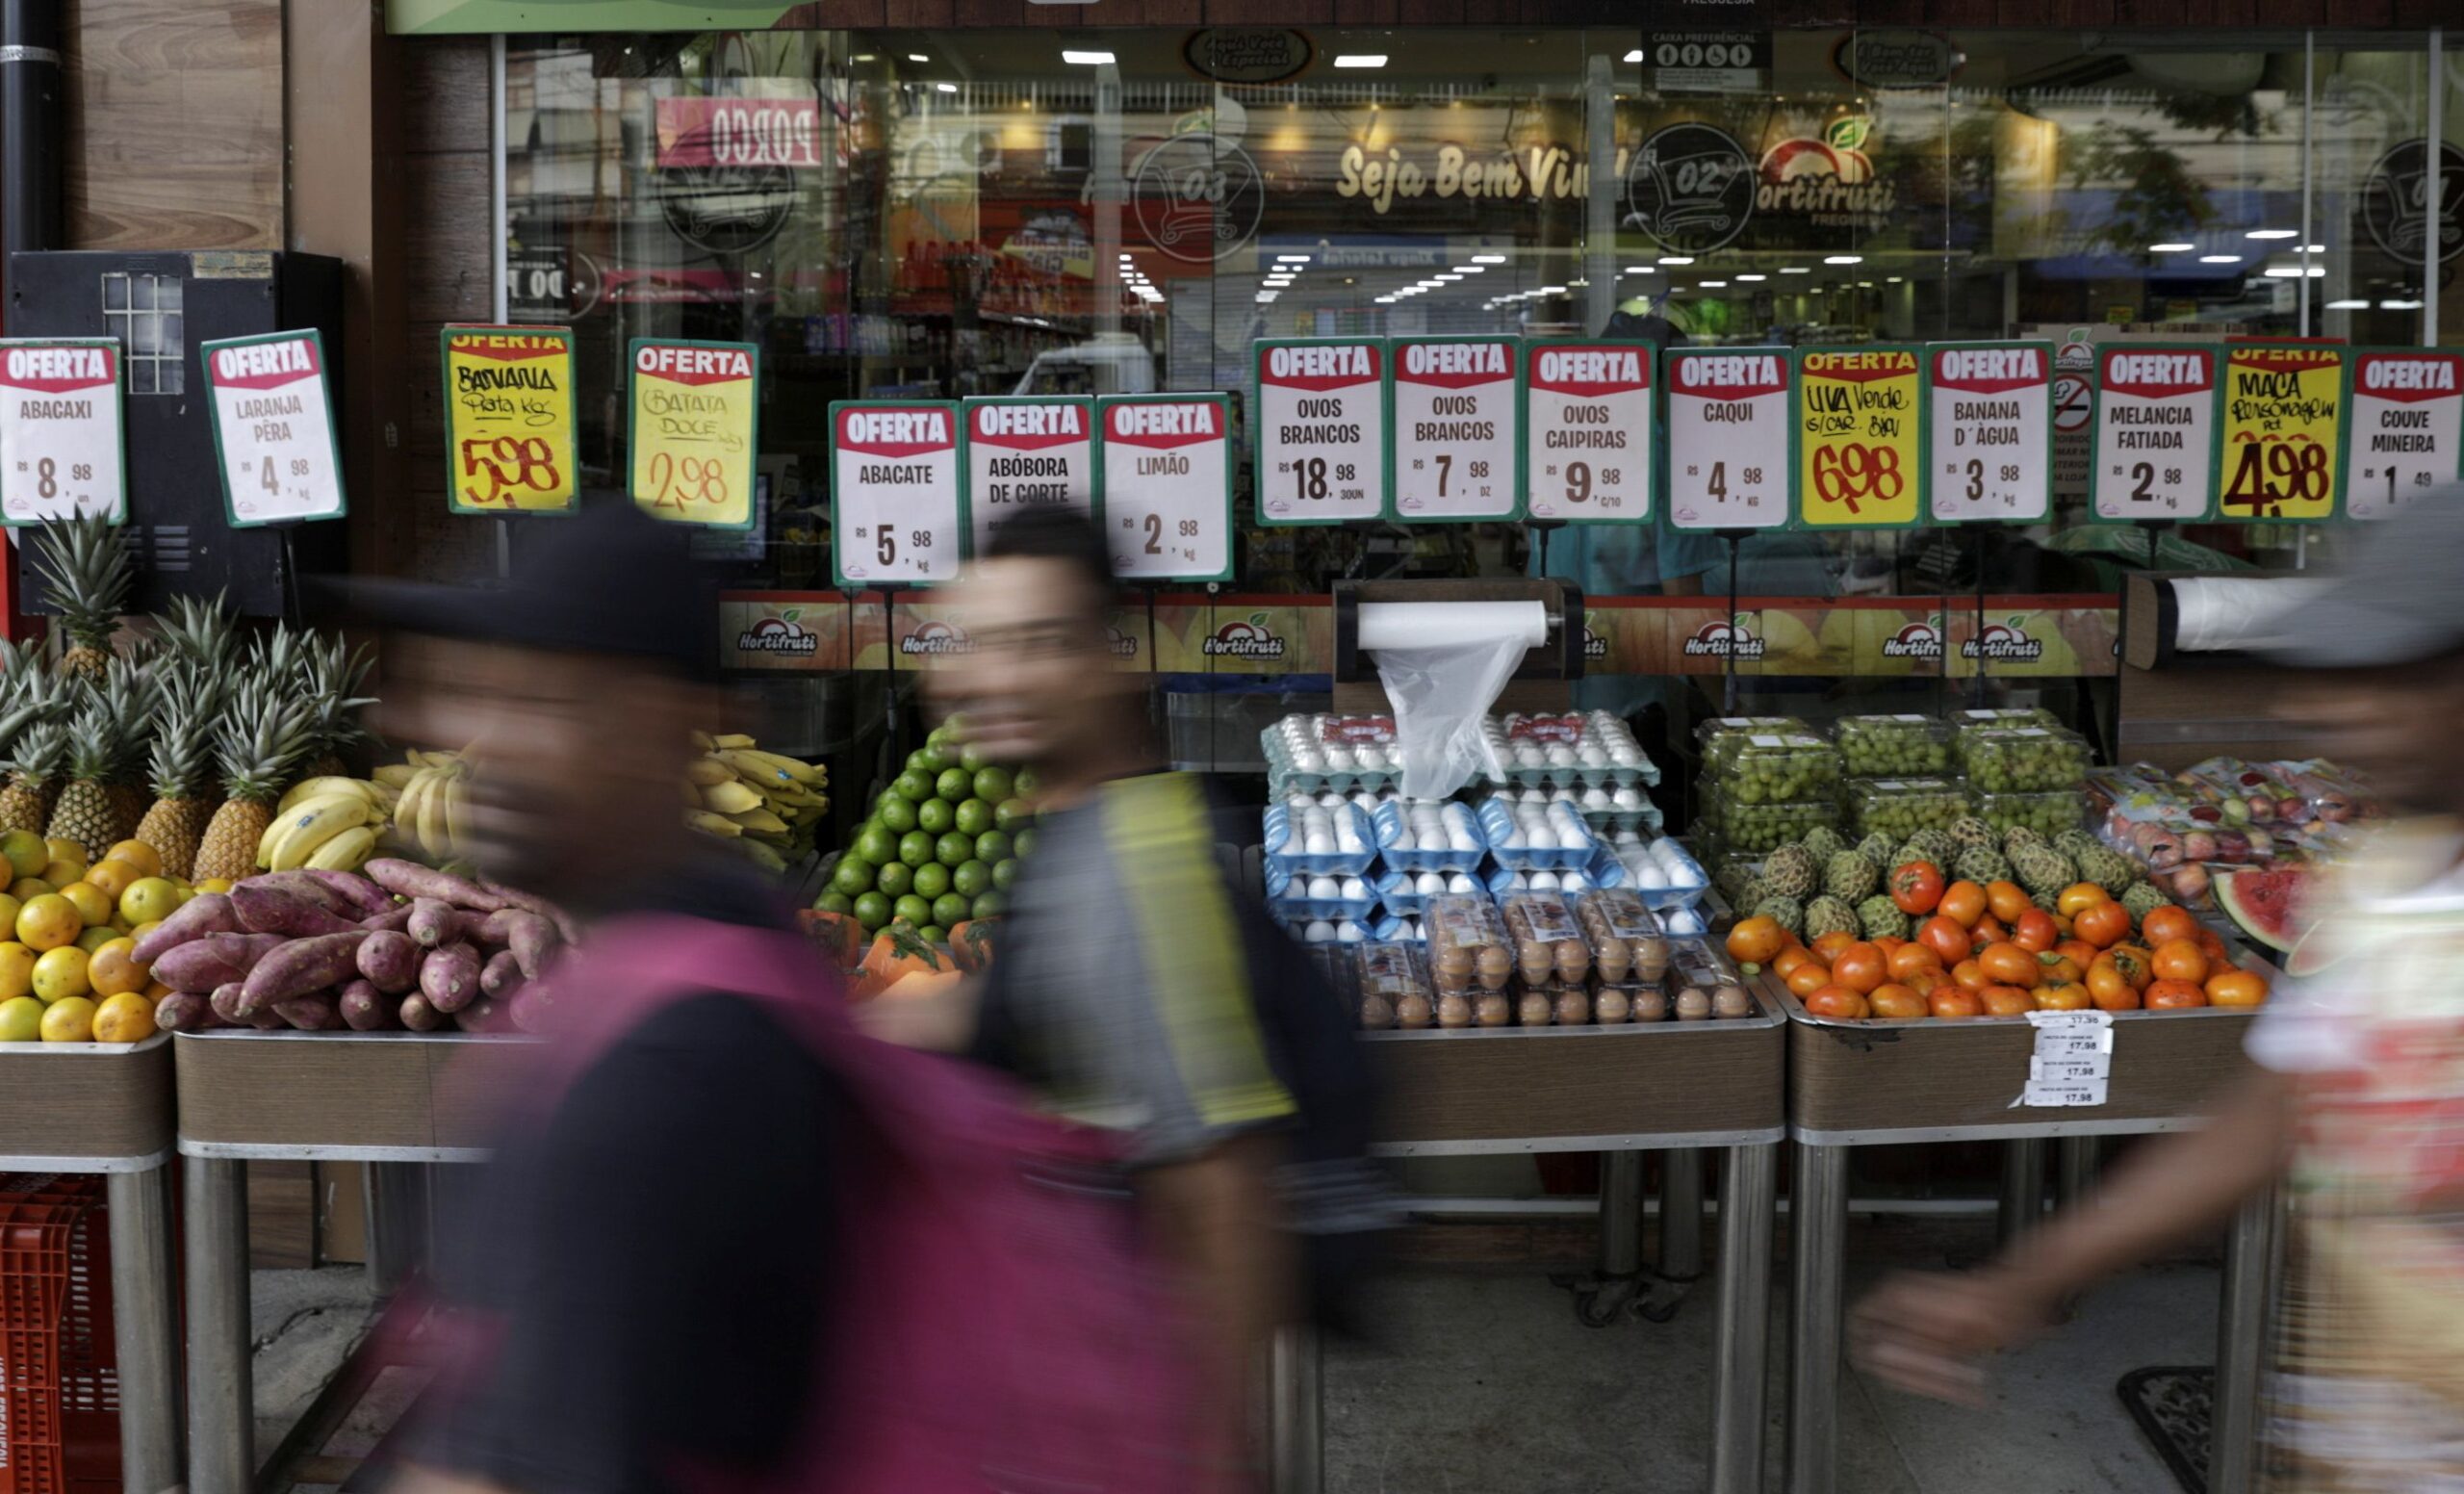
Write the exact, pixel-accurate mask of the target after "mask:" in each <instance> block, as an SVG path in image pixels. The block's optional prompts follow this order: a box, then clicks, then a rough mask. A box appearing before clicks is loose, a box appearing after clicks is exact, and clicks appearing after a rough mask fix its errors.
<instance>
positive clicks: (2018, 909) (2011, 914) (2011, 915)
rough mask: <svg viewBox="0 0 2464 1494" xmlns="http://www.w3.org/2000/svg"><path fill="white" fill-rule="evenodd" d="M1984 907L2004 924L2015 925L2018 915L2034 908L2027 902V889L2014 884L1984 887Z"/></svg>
mask: <svg viewBox="0 0 2464 1494" xmlns="http://www.w3.org/2000/svg"><path fill="white" fill-rule="evenodd" d="M1985 906H1986V907H1988V908H1990V909H1991V910H1993V916H1995V917H1997V918H1999V919H2001V920H2002V921H2003V922H2004V923H2006V924H2010V923H2016V922H2018V921H2019V914H2023V913H2026V912H2027V911H2028V910H2029V909H2031V908H2034V907H2035V906H2036V904H2034V903H2032V902H2029V901H2028V889H2026V888H2023V887H2021V886H2019V884H2017V883H2015V882H1989V883H1987V884H1986V885H1985Z"/></svg>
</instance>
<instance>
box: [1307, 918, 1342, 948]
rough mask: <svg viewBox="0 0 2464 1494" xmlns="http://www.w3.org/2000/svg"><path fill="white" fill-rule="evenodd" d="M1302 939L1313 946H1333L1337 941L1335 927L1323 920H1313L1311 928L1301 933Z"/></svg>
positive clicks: (1310, 923) (1310, 922)
mask: <svg viewBox="0 0 2464 1494" xmlns="http://www.w3.org/2000/svg"><path fill="white" fill-rule="evenodd" d="M1300 937H1301V938H1302V939H1305V940H1308V941H1309V942H1311V943H1313V944H1331V943H1333V942H1334V940H1335V926H1334V925H1333V924H1331V923H1328V922H1327V921H1326V920H1325V919H1323V918H1313V919H1311V920H1310V921H1309V927H1308V928H1306V929H1304V930H1302V931H1301V935H1300Z"/></svg>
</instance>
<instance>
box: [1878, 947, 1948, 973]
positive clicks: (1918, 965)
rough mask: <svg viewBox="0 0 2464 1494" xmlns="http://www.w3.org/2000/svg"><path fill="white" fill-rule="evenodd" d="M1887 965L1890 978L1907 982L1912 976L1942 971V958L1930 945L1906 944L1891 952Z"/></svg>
mask: <svg viewBox="0 0 2464 1494" xmlns="http://www.w3.org/2000/svg"><path fill="white" fill-rule="evenodd" d="M1887 964H1888V966H1889V969H1890V978H1891V979H1892V980H1895V981H1905V980H1908V979H1909V978H1911V977H1912V976H1916V975H1922V974H1924V973H1926V972H1927V971H1934V970H1939V969H1941V967H1942V957H1941V956H1940V955H1938V954H1936V953H1935V952H1934V949H1933V946H1932V945H1930V944H1906V943H1904V944H1901V945H1900V946H1899V947H1898V948H1897V949H1894V950H1892V951H1891V952H1890V957H1889V959H1888V961H1887Z"/></svg>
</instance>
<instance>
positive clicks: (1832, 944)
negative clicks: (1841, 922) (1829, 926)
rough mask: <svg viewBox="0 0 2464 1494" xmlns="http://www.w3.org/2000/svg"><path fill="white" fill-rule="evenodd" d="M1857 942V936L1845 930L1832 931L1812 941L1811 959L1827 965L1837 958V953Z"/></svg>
mask: <svg viewBox="0 0 2464 1494" xmlns="http://www.w3.org/2000/svg"><path fill="white" fill-rule="evenodd" d="M1856 942H1857V936H1856V935H1854V934H1851V933H1849V932H1848V931H1847V930H1846V929H1833V930H1832V931H1831V932H1830V933H1828V934H1825V935H1824V936H1822V938H1820V939H1818V940H1814V941H1813V957H1814V958H1815V959H1817V960H1820V961H1822V962H1823V963H1824V964H1826V965H1828V964H1830V963H1831V962H1832V961H1834V960H1836V959H1838V958H1839V951H1841V950H1843V949H1845V948H1847V947H1848V946H1849V945H1851V944H1853V943H1856Z"/></svg>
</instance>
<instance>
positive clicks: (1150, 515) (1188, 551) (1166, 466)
mask: <svg viewBox="0 0 2464 1494" xmlns="http://www.w3.org/2000/svg"><path fill="white" fill-rule="evenodd" d="M1095 409H1096V413H1097V415H1098V417H1099V418H1100V419H1101V421H1102V429H1103V462H1104V532H1105V533H1106V534H1108V535H1110V536H1111V537H1112V549H1113V574H1114V575H1115V576H1118V577H1121V578H1123V579H1124V580H1142V581H1162V580H1172V581H1221V580H1231V579H1232V409H1231V401H1230V400H1228V399H1225V398H1224V397H1223V396H1221V395H1219V394H1189V395H1107V396H1105V397H1104V398H1103V399H1099V400H1097V401H1096V405H1095Z"/></svg>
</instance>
